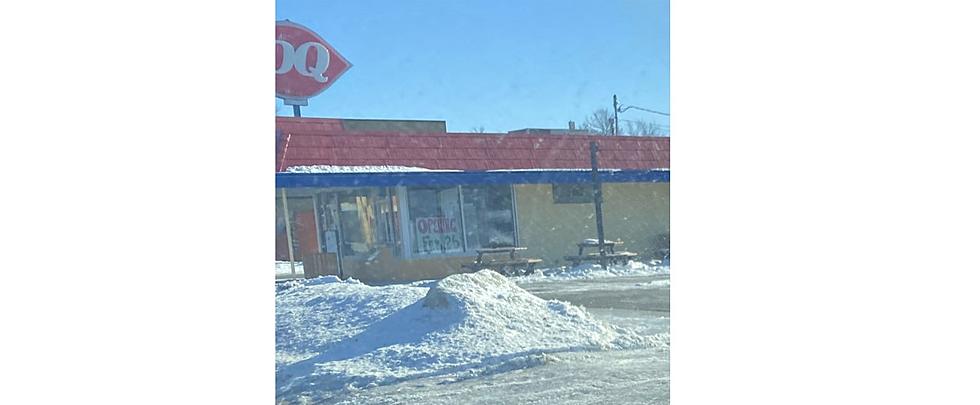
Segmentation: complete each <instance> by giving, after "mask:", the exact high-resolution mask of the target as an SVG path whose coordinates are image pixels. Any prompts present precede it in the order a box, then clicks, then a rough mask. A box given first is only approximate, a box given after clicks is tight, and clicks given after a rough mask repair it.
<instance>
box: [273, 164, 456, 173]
mask: <svg viewBox="0 0 980 405" xmlns="http://www.w3.org/2000/svg"><path fill="white" fill-rule="evenodd" d="M461 171H462V170H435V169H426V168H424V167H411V166H333V165H314V166H290V167H287V168H286V172H287V173H405V172H461Z"/></svg>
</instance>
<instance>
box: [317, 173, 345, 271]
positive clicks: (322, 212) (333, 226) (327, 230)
mask: <svg viewBox="0 0 980 405" xmlns="http://www.w3.org/2000/svg"><path fill="white" fill-rule="evenodd" d="M314 208H315V210H316V228H317V241H318V242H319V244H320V253H321V254H328V255H331V256H333V257H334V261H335V262H336V270H337V274H338V275H341V276H342V275H343V274H344V271H343V268H344V265H343V259H342V258H341V255H339V254H338V253H339V252H340V250H341V249H340V247H341V235H340V219H339V218H340V215H339V214H338V212H337V210H338V204H337V193H333V192H326V193H317V194H316V196H315V198H314Z"/></svg>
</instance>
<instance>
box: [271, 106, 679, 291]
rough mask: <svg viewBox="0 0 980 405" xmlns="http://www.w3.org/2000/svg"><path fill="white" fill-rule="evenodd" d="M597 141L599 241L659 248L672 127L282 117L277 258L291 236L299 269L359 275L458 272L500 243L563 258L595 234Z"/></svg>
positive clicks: (548, 262)
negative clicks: (599, 130) (521, 126)
mask: <svg viewBox="0 0 980 405" xmlns="http://www.w3.org/2000/svg"><path fill="white" fill-rule="evenodd" d="M592 141H595V142H597V143H598V147H599V159H598V160H599V167H600V168H601V171H600V175H599V177H600V180H601V181H602V192H603V214H604V221H603V223H604V229H605V235H606V239H611V240H619V241H622V242H623V244H622V248H623V249H625V250H628V251H630V252H634V253H637V254H638V255H639V258H641V259H653V258H658V257H659V256H660V255H662V253H661V252H662V249H664V248H666V247H667V246H664V244H665V243H669V242H666V241H668V240H669V237H668V235H669V232H670V220H669V212H670V171H669V167H670V138H669V137H632V136H598V135H585V134H581V133H575V132H574V131H558V130H534V129H525V130H518V131H512V132H510V133H506V134H500V133H493V134H491V133H449V132H446V126H445V122H443V121H393V120H347V119H326V118H293V117H277V118H276V223H277V229H276V259H277V260H289V256H290V254H289V247H288V246H289V244H288V240H290V239H291V240H292V250H293V255H292V256H293V257H294V258H295V260H297V261H302V262H303V263H304V270H305V275H306V276H307V277H314V276H318V275H325V274H336V275H339V276H342V277H345V278H346V277H354V278H357V279H359V280H361V281H364V282H367V283H385V282H398V281H412V280H422V279H435V278H441V277H444V276H446V275H449V274H453V273H459V272H461V271H463V270H462V267H461V266H462V264H464V263H467V262H472V261H473V260H474V258H475V257H476V249H479V248H486V247H496V246H523V247H527V250H525V251H523V252H521V255H522V256H527V257H533V258H539V259H542V260H543V263H542V265H541V267H552V266H559V265H565V264H567V263H566V262H564V260H563V257H564V256H566V255H571V254H575V253H576V244H577V243H579V242H581V241H582V240H583V239H587V238H595V237H596V220H595V207H594V205H593V198H592V183H591V182H592V173H591V171H590V156H589V144H590V142H592ZM284 201H285V204H284ZM287 211H288V217H289V218H290V221H289V223H288V226H287V223H286V221H285V218H286V217H287V216H286V215H285V212H287ZM287 231H288V232H287ZM287 233H288V235H287Z"/></svg>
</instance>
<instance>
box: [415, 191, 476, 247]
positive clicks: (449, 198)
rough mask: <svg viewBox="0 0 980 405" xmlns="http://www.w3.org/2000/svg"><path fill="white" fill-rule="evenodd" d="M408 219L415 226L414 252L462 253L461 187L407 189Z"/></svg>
mask: <svg viewBox="0 0 980 405" xmlns="http://www.w3.org/2000/svg"><path fill="white" fill-rule="evenodd" d="M407 191H408V218H409V222H410V224H411V227H412V253H413V254H417V255H430V254H443V253H457V252H463V250H464V246H463V224H462V222H463V221H462V219H461V215H460V207H459V188H458V187H455V186H452V187H420V188H408V190H407Z"/></svg>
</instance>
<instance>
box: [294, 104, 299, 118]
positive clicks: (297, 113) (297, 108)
mask: <svg viewBox="0 0 980 405" xmlns="http://www.w3.org/2000/svg"><path fill="white" fill-rule="evenodd" d="M293 116H294V117H299V116H300V115H299V105H298V104H293Z"/></svg>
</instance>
